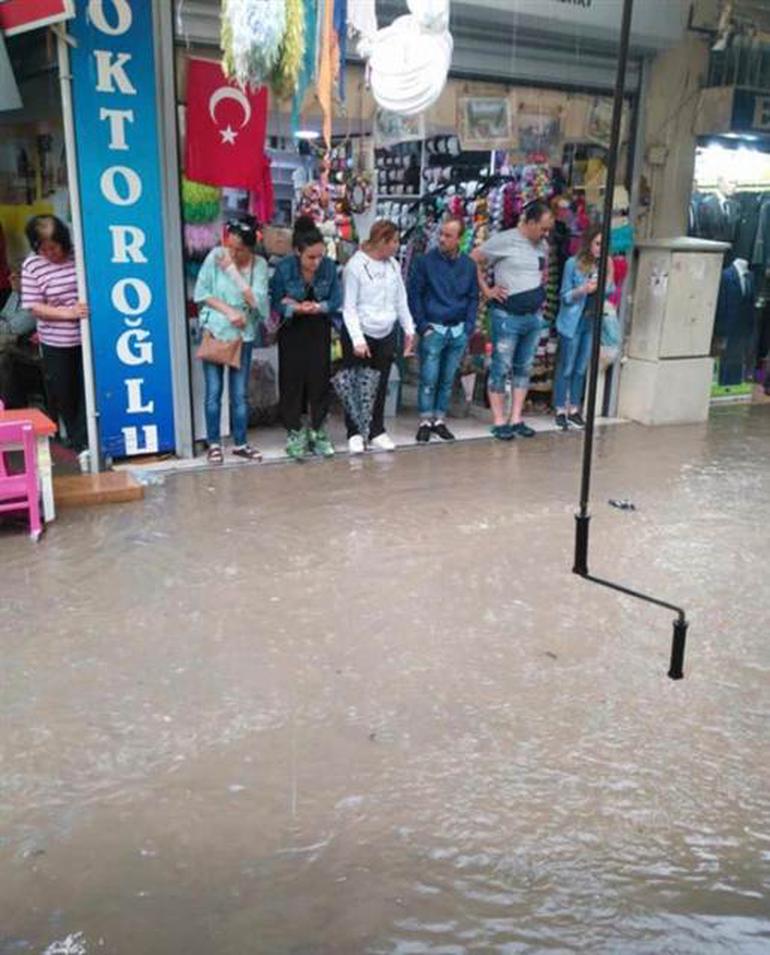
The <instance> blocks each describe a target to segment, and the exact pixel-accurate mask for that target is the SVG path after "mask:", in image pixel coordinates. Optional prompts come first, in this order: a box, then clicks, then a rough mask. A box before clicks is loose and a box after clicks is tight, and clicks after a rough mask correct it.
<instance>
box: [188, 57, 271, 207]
mask: <svg viewBox="0 0 770 955" xmlns="http://www.w3.org/2000/svg"><path fill="white" fill-rule="evenodd" d="M267 108H268V105H267V87H265V86H263V87H261V88H260V89H258V90H257V91H256V93H253V92H251V91H250V90H248V89H245V90H244V89H241V87H240V86H237V85H236V84H235V83H231V82H230V81H229V80H227V79H226V77H225V75H224V74H223V73H222V67H221V66H220V65H219V64H218V63H213V62H212V61H211V60H194V59H190V60H188V61H187V122H186V139H187V143H186V149H185V173H186V175H187V178H188V179H192V180H193V181H194V182H205V183H208V184H209V185H211V186H233V187H235V186H238V187H240V188H241V189H250V190H255V189H258V188H259V187H260V185H261V183H262V174H263V173H262V170H263V165H264V154H265V129H266V127H267Z"/></svg>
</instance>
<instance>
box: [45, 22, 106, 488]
mask: <svg viewBox="0 0 770 955" xmlns="http://www.w3.org/2000/svg"><path fill="white" fill-rule="evenodd" d="M56 42H57V50H58V57H59V86H60V88H61V103H62V121H63V125H64V149H65V154H66V157H67V185H68V188H69V200H70V210H71V212H72V242H73V246H74V248H75V270H76V274H77V281H78V298H79V299H80V301H81V302H85V301H87V297H88V292H87V289H86V269H85V259H84V256H83V219H82V216H81V210H80V189H79V186H78V164H77V153H76V151H75V123H74V118H73V112H72V88H71V85H70V84H71V83H72V74H71V73H70V55H69V48H68V46H67V40H66V39H65V38H64V34H63V32H59V31H57V41H56ZM92 317H93V316H92ZM80 333H81V338H82V343H83V385H84V389H85V397H86V423H87V426H88V450H89V451H90V452H91V473H92V474H96V473H98V471H99V469H100V463H101V462H100V447H99V412H98V410H97V407H96V383H95V381H94V363H93V350H92V347H91V328H90V325H89V322H87V321H85V322H81V323H80Z"/></svg>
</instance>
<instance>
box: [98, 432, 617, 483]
mask: <svg viewBox="0 0 770 955" xmlns="http://www.w3.org/2000/svg"><path fill="white" fill-rule="evenodd" d="M525 420H526V422H527V423H528V424H529V425H530V426H531V427H533V428H534V429H535V430H536V431H537V432H538V434H546V433H548V432H553V433H558V434H559V436H560V439H561V438H562V437H563V439H564V440H565V441H579V440H580V436H581V434H582V432H581V431H578V430H571V431H570V432H569V433H567V434H563V433H562V432H559V429H558V428H557V427H556V426H555V424H554V423H553V418H552V417H551V416H550V415H549V416H546V415H529V416H527V417H526V418H525ZM625 423H627V422H626V421H625V420H624V419H622V418H598V419H597V425H614V424H625ZM385 424H386V427H387V430H388V434H389V435H390V436H391V438H393V440H394V442H395V443H396V450H397V451H399V452H401V451H410V450H413V451H416V452H421V453H428V452H430V451H435V450H436V449H437V448H439V447H444V448H451V447H453V446H457V445H460V444H465V443H466V442H468V441H483V440H486V441H493V440H494V439H493V438H492V436H491V434H490V431H489V422H488V421H487V420H480V419H478V418H476V417H474V416H471V417H467V418H451V417H449V418H447V426H448V427H449V428H450V430H451V431H452V432H453V434H454V435H455V438H456V440H455V441H442V440H440V439H439V438H432V439H431V441H429V442H428V444H427V445H424V444H422V445H418V444H417V441H416V440H415V436H416V433H417V427H418V424H419V421H418V419H417V418H416V417H413V416H411V415H404V416H399V417H397V418H395V419H393V418H388V419H386V421H385ZM329 434H330V436H331V438H332V441H333V442H334V446H335V448H336V451H337V454H336V457H337V458H348V457H350V455H349V454H348V450H347V440H346V437H345V429H344V424H343V422H342V421H341V420H338V419H336V418H335V419H333V420H332V421H331V423H330V426H329ZM532 440H533V439H518V440H517V441H513V442H511V444H512V445H516V444H518V445H527V444H529V443H530V442H531V441H532ZM534 440H536V438H535V439H534ZM249 442H250V443H251V444H252V445H254V446H256V447H258V448H259V449H260V450H261V451H262V466H264V465H273V464H291V465H294V464H295V462H293V461H291V460H290V459H289V458H288V456H287V455H286V448H285V443H286V431H285V430H284V429H283V428H282V427H277V426H276V427H270V428H256V429H254V430H252V431H250V432H249ZM229 446H230V442H229V441H226V442H225V463H224V464H223V465H222V464H217V465H212V464H209V463H208V462H207V461H206V455H205V452H204V451H201V453H200V454H199V455H198V456H197V457H195V458H188V459H183V458H166V459H164V460H162V461H142V462H131V461H128V460H127V461H122V462H121V463H120V464H117V465H115V467H116V469H117V470H128V471H131V472H132V473H133V474H134V475H135V476H136V477H138V478H139V480H140V481H142V482H143V483H147V484H152V483H153V478H152V476H153V475H157V476H158V477H159V478H160V476H161V475H165V474H169V473H186V472H189V471H200V470H205V469H207V470H214V471H219V470H222V469H223V468H236V467H238V468H244V467H245V468H254V467H259V466H260V465H259V464H256V463H254V462H249V461H242V460H240V459H238V458H234V457H232V455H230V454H229V451H228V449H229ZM371 457H387V452H381V451H380V452H369V451H368V452H366V453H365V454H364V455H356V458H357V459H361V460H363V459H366V458H371ZM322 460H323V459H321V458H315V457H313V458H309V459H307V460H306V461H303V462H302V463H303V464H308V465H312V464H315V463H321V462H322ZM332 460H333V459H332Z"/></svg>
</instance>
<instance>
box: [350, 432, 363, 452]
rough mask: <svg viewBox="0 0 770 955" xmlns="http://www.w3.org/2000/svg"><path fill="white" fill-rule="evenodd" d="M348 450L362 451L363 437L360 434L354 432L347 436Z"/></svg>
mask: <svg viewBox="0 0 770 955" xmlns="http://www.w3.org/2000/svg"><path fill="white" fill-rule="evenodd" d="M348 452H349V453H350V454H363V453H364V439H363V438H362V437H361V435H360V434H354V435H353V436H352V437H351V438H348Z"/></svg>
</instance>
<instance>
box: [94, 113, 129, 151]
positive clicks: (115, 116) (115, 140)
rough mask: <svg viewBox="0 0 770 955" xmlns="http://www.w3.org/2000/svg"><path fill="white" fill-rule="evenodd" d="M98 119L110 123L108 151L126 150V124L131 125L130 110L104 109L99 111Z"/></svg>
mask: <svg viewBox="0 0 770 955" xmlns="http://www.w3.org/2000/svg"><path fill="white" fill-rule="evenodd" d="M99 119H100V120H101V121H102V122H104V120H105V119H108V120H109V121H110V145H109V147H108V148H109V149H120V150H126V149H128V143H127V142H126V123H127V122H129V123H133V121H134V111H133V110H132V109H105V108H104V107H102V108H101V109H100V110H99Z"/></svg>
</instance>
